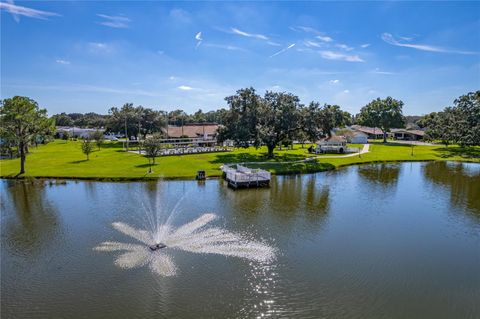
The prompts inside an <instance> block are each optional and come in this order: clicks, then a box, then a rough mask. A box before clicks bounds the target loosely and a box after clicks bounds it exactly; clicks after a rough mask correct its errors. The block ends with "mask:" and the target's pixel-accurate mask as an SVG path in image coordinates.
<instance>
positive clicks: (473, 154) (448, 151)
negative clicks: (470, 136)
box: [434, 146, 480, 159]
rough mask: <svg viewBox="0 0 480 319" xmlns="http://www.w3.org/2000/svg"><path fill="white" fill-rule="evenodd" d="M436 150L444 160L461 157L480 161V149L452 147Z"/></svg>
mask: <svg viewBox="0 0 480 319" xmlns="http://www.w3.org/2000/svg"><path fill="white" fill-rule="evenodd" d="M434 150H435V151H436V152H438V156H440V157H442V158H449V157H454V156H459V157H462V158H468V159H480V148H479V147H460V146H450V147H439V148H436V149H434Z"/></svg>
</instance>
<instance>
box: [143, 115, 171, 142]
mask: <svg viewBox="0 0 480 319" xmlns="http://www.w3.org/2000/svg"><path fill="white" fill-rule="evenodd" d="M166 125H167V122H166V116H165V113H164V112H162V111H154V110H152V109H150V108H145V109H143V111H142V112H141V114H140V134H142V135H143V139H145V138H146V137H147V134H153V133H158V132H162V129H163V128H165V127H166Z"/></svg>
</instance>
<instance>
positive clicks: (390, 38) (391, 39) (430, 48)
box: [382, 33, 477, 54]
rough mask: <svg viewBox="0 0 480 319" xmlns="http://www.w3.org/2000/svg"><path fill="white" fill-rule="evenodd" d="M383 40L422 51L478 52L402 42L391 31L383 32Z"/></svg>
mask: <svg viewBox="0 0 480 319" xmlns="http://www.w3.org/2000/svg"><path fill="white" fill-rule="evenodd" d="M382 40H383V41H385V42H386V43H388V44H391V45H395V46H398V47H405V48H411V49H416V50H421V51H428V52H438V53H458V54H477V52H470V51H460V50H450V49H446V48H441V47H437V46H433V45H428V44H410V43H401V42H399V41H398V40H396V39H395V38H394V37H393V35H391V34H390V33H383V34H382Z"/></svg>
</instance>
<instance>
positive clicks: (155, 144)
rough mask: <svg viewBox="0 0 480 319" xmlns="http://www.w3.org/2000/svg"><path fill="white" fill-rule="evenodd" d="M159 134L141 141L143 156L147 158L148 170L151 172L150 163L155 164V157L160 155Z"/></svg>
mask: <svg viewBox="0 0 480 319" xmlns="http://www.w3.org/2000/svg"><path fill="white" fill-rule="evenodd" d="M160 139H161V136H160V134H155V135H153V136H152V137H149V138H147V139H145V141H144V142H143V149H144V150H145V157H146V158H148V164H149V165H150V166H149V170H148V172H149V173H151V172H152V165H155V158H156V157H158V156H159V155H160V151H161V150H162V149H161V143H160Z"/></svg>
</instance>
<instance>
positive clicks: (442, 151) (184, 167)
mask: <svg viewBox="0 0 480 319" xmlns="http://www.w3.org/2000/svg"><path fill="white" fill-rule="evenodd" d="M80 143H81V142H80V141H68V142H65V141H61V140H57V141H55V142H52V143H49V144H47V145H41V146H39V147H38V148H36V149H35V148H32V149H31V153H30V154H29V155H28V156H27V161H26V171H27V173H26V174H25V176H34V177H60V178H92V179H93V178H108V179H118V180H121V179H142V178H159V177H160V178H194V177H195V174H196V171H197V170H201V169H203V170H206V173H207V176H209V177H212V176H220V175H221V171H220V166H221V165H222V164H224V163H242V162H263V161H267V162H268V163H266V164H257V165H250V166H252V167H253V166H256V167H261V168H264V169H268V170H270V171H271V172H273V173H275V174H292V173H308V172H317V171H324V170H328V169H334V168H335V167H338V166H343V165H350V164H356V163H366V162H384V161H422V160H459V161H473V162H480V148H479V147H476V148H469V149H461V148H459V147H455V146H450V147H448V148H445V147H443V146H415V147H414V148H413V156H412V155H411V149H412V148H411V147H410V146H409V145H403V144H402V145H401V144H388V145H383V144H382V143H377V142H374V143H373V144H371V145H370V153H366V154H363V155H362V156H361V158H360V157H358V156H354V157H347V158H325V159H321V156H320V159H318V160H312V161H308V162H304V163H278V162H285V161H288V162H292V161H298V160H303V159H305V158H307V157H311V156H313V155H311V154H308V153H307V148H306V147H307V145H306V146H305V148H301V146H300V145H296V146H295V147H294V149H293V150H285V149H284V150H276V151H275V158H274V159H267V158H266V153H267V150H266V148H259V149H255V148H249V149H235V150H234V151H232V152H225V153H209V154H191V155H181V156H165V157H161V158H157V165H155V166H154V167H153V173H151V174H148V173H147V172H148V161H147V159H146V158H145V157H143V156H141V155H139V154H135V153H127V152H124V151H123V150H122V146H121V143H117V142H107V143H105V145H104V146H103V147H102V149H101V150H95V151H94V152H93V153H92V154H90V160H89V161H87V160H86V157H85V155H83V153H82V152H81V150H80ZM359 146H360V145H352V147H359ZM19 166H20V164H19V159H13V160H10V159H4V160H0V176H1V177H13V176H15V175H16V174H17V172H18V171H19Z"/></svg>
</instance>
